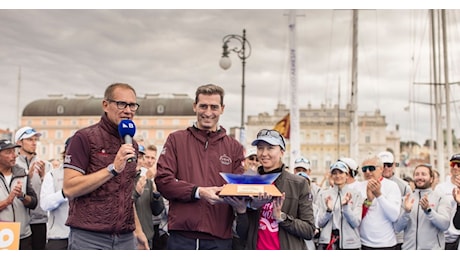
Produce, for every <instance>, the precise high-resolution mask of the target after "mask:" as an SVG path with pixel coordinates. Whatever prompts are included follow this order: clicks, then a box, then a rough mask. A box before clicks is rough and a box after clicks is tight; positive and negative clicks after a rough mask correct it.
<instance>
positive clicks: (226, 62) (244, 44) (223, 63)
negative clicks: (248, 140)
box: [219, 29, 251, 145]
mask: <svg viewBox="0 0 460 260" xmlns="http://www.w3.org/2000/svg"><path fill="white" fill-rule="evenodd" d="M232 39H235V40H237V41H238V42H239V43H240V44H241V46H236V47H234V48H232V49H229V47H228V44H229V43H230V41H231V40H232ZM222 41H223V43H224V45H223V46H222V49H223V51H222V58H221V59H220V61H219V65H220V67H221V68H222V69H224V70H227V69H228V68H230V67H231V66H232V60H230V58H229V57H228V55H229V54H230V52H232V51H233V52H235V53H236V54H237V55H238V57H239V58H240V59H241V62H242V71H243V72H242V73H243V74H242V76H243V78H242V83H241V126H240V143H241V144H243V145H245V144H244V88H245V84H244V76H245V67H246V59H247V58H249V56H251V43H249V41H248V40H247V39H246V29H243V36H241V35H237V34H229V35H226V36H225V37H224V38H223V39H222ZM246 51H247V54H246Z"/></svg>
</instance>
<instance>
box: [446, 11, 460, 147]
mask: <svg viewBox="0 0 460 260" xmlns="http://www.w3.org/2000/svg"><path fill="white" fill-rule="evenodd" d="M457 13H458V10H449V12H448V14H449V15H448V18H450V19H449V23H448V24H449V27H448V29H449V36H450V37H449V38H450V41H449V42H451V43H452V44H449V52H450V53H452V54H453V55H451V57H452V58H451V59H449V62H450V63H451V64H449V69H450V71H452V73H449V75H456V73H455V72H456V71H458V66H457V62H455V61H456V59H454V58H453V57H458V55H457V54H458V53H459V50H458V48H456V47H457V44H455V43H457V42H458V41H459V33H458V32H459V24H458V21H457ZM456 90H458V86H457V88H455V87H452V88H451V96H452V97H455V96H456V92H457V91H456ZM451 108H452V107H451ZM453 112H454V117H455V120H453V121H452V123H453V124H455V123H456V125H457V127H459V126H460V116H459V111H458V106H457V105H456V104H453ZM452 129H454V130H455V127H454V125H452ZM455 141H456V140H454V142H455Z"/></svg>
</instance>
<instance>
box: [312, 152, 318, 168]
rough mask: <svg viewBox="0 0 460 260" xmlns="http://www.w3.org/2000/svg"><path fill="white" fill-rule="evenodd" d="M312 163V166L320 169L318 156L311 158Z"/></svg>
mask: <svg viewBox="0 0 460 260" xmlns="http://www.w3.org/2000/svg"><path fill="white" fill-rule="evenodd" d="M310 163H311V168H312V169H315V170H316V169H318V156H316V155H315V156H313V157H311V160H310Z"/></svg>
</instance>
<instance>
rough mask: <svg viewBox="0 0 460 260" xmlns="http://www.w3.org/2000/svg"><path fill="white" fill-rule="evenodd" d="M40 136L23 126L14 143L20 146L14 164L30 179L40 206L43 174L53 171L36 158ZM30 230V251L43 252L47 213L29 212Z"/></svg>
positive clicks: (38, 210) (45, 163)
mask: <svg viewBox="0 0 460 260" xmlns="http://www.w3.org/2000/svg"><path fill="white" fill-rule="evenodd" d="M41 135H42V134H41V133H39V132H37V131H36V130H35V129H33V128H32V127H30V126H25V127H22V128H21V129H19V130H18V131H16V134H15V141H16V144H18V145H20V146H21V147H20V148H19V152H18V153H19V155H18V158H17V160H16V163H17V164H18V165H19V166H21V167H22V168H24V169H25V170H26V172H27V173H28V176H29V178H30V183H31V185H32V188H33V189H34V191H35V193H36V194H37V199H38V205H40V192H41V187H42V182H43V178H44V177H45V174H46V173H48V172H50V171H51V170H52V169H53V165H52V164H51V163H50V162H49V161H46V160H45V161H44V160H41V159H39V158H38V156H37V152H36V151H37V143H38V142H39V141H40V136H41ZM29 214H30V228H31V230H32V249H33V250H44V249H45V247H46V237H47V236H46V234H47V222H48V213H47V212H46V211H45V210H43V209H42V208H41V207H39V206H38V207H36V208H35V209H32V210H30V211H29Z"/></svg>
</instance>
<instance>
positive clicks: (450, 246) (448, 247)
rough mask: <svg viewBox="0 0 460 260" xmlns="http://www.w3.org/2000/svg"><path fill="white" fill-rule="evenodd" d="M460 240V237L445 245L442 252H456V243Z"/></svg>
mask: <svg viewBox="0 0 460 260" xmlns="http://www.w3.org/2000/svg"><path fill="white" fill-rule="evenodd" d="M459 240H460V237H457V239H456V240H455V242H452V243H446V244H445V248H444V250H457V249H458V241H459Z"/></svg>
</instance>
